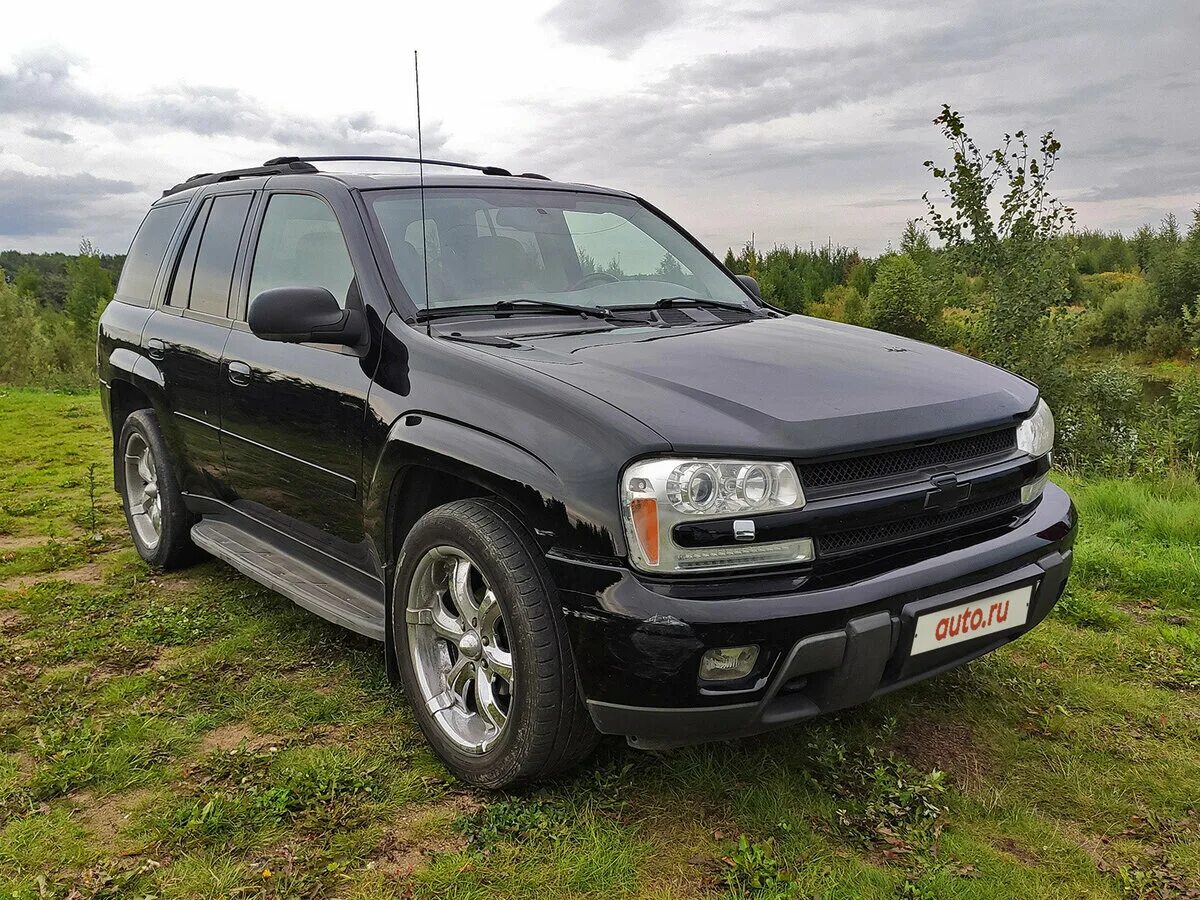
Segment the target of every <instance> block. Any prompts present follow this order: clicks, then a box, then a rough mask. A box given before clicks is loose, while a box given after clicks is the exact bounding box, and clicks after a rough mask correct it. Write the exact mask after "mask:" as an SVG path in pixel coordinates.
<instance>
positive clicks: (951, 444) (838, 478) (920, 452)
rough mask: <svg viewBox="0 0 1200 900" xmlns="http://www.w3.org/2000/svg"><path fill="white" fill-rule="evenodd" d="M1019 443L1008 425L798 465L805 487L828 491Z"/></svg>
mask: <svg viewBox="0 0 1200 900" xmlns="http://www.w3.org/2000/svg"><path fill="white" fill-rule="evenodd" d="M1016 446H1017V430H1016V429H1015V428H1005V429H1002V430H1000V431H989V432H987V433H986V434H975V435H971V436H970V437H964V438H954V439H953V440H948V441H941V442H939V443H936V444H925V445H923V446H921V447H908V448H906V449H904V450H885V451H883V452H882V453H871V454H867V455H865V456H853V457H850V458H848V459H834V460H829V461H828V462H817V463H805V464H802V465H800V466H799V470H800V481H801V482H802V483H803V485H804V488H805V490H806V491H812V490H816V491H819V492H820V493H822V494H828V493H829V492H828V491H827V490H824V489H825V488H832V487H836V486H839V485H846V484H854V483H855V482H859V481H875V480H878V479H881V478H894V477H896V476H899V475H904V474H906V473H909V472H919V471H920V470H922V469H927V468H930V467H933V466H955V465H958V464H960V463H964V462H968V461H970V460H975V459H980V458H983V457H987V456H994V455H996V454H999V453H1006V452H1009V451H1011V450H1013V449H1015V448H1016Z"/></svg>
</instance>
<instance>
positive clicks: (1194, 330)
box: [1183, 297, 1200, 353]
mask: <svg viewBox="0 0 1200 900" xmlns="http://www.w3.org/2000/svg"><path fill="white" fill-rule="evenodd" d="M1183 334H1184V338H1185V339H1186V341H1187V343H1188V345H1189V346H1190V347H1191V348H1192V349H1193V350H1194V351H1196V352H1197V353H1200V297H1197V298H1196V303H1195V304H1194V305H1193V306H1185V307H1184V308H1183Z"/></svg>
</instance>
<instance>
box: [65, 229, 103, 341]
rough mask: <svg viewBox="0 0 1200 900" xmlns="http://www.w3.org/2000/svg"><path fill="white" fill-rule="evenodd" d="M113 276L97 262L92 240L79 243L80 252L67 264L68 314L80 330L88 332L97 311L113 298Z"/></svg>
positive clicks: (97, 314)
mask: <svg viewBox="0 0 1200 900" xmlns="http://www.w3.org/2000/svg"><path fill="white" fill-rule="evenodd" d="M112 294H113V284H112V276H111V275H110V274H109V273H108V270H107V269H105V268H104V267H103V266H102V265H101V264H100V255H99V254H98V253H97V252H96V250H95V248H94V247H93V246H92V243H91V241H89V240H87V238H84V239H83V240H82V241H80V243H79V256H78V257H77V258H76V259H74V260H72V261H71V262H69V263H68V264H67V315H68V316H70V318H71V321H72V322H74V323H75V328H76V330H77V331H78V332H79V333H80V334H90V333H91V332H92V331H93V330H94V329H95V327H96V320H97V318H99V315H100V311H101V310H102V309H103V308H104V304H106V303H107V302H108V301H109V300H110V299H112Z"/></svg>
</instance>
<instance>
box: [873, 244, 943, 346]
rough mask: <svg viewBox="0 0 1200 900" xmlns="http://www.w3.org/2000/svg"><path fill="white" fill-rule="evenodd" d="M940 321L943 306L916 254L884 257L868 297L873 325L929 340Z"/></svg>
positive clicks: (918, 338) (892, 331) (905, 335)
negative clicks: (914, 255) (915, 257)
mask: <svg viewBox="0 0 1200 900" xmlns="http://www.w3.org/2000/svg"><path fill="white" fill-rule="evenodd" d="M940 320H941V307H940V305H939V303H938V301H937V299H936V298H935V297H934V296H933V295H932V294H931V292H930V290H929V286H928V283H927V282H926V280H925V276H924V275H923V274H922V273H921V269H920V267H918V266H917V264H916V262H914V261H913V259H912V257H910V256H907V255H903V254H900V255H894V256H889V257H886V258H884V259H883V260H881V261H880V263H879V269H878V272H877V274H876V276H875V283H874V284H872V285H871V293H870V295H869V296H868V298H867V322H868V323H869V324H870V326H871V327H872V328H879V329H882V330H883V331H890V332H891V333H892V334H899V335H903V336H904V337H910V338H916V339H917V340H929V339H930V338H931V337H933V334H934V332H935V330H936V328H937V326H938V325H939V324H940Z"/></svg>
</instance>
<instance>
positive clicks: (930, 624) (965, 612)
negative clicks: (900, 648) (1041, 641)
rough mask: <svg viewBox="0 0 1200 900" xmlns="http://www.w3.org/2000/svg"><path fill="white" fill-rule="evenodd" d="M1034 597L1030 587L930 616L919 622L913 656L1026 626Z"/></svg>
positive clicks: (1016, 589)
mask: <svg viewBox="0 0 1200 900" xmlns="http://www.w3.org/2000/svg"><path fill="white" fill-rule="evenodd" d="M1032 597H1033V585H1026V586H1025V587H1019V588H1013V589H1012V590H1011V591H1005V592H1004V593H1002V594H993V595H992V596H991V597H981V598H979V599H978V600H972V601H971V602H970V603H964V604H962V605H961V606H951V607H950V608H949V609H939V610H937V611H936V612H931V613H926V614H925V615H923V616H921V617H920V618H918V619H917V630H916V632H915V633H914V634H913V642H912V650H911V651H910V655H911V656H916V655H917V654H918V653H928V652H930V651H931V650H940V649H941V648H942V647H949V646H951V645H952V644H961V643H962V642H963V641H970V640H974V639H975V638H977V637H984V636H985V635H989V634H996V633H997V632H1000V631H1007V630H1008V629H1010V628H1016V627H1017V626H1018V625H1024V624H1025V622H1026V620H1028V618H1029V601H1030V600H1031V599H1032Z"/></svg>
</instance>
